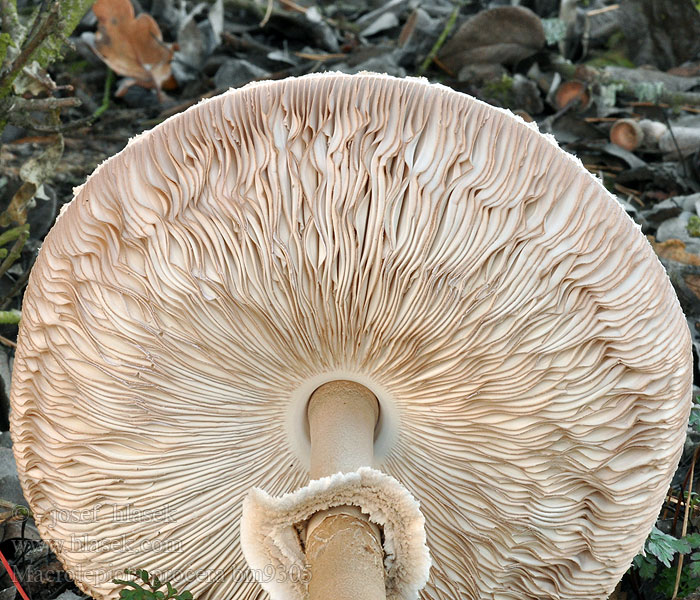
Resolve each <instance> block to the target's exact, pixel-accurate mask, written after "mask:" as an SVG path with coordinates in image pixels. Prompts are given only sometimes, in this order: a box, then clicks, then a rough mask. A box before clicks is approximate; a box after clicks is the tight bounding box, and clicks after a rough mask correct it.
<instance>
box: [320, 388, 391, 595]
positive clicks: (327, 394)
mask: <svg viewBox="0 0 700 600" xmlns="http://www.w3.org/2000/svg"><path fill="white" fill-rule="evenodd" d="M378 415H379V405H378V403H377V399H376V398H375V397H374V394H372V392H370V391H369V390H368V389H367V388H366V387H364V386H362V385H360V384H357V383H355V382H352V381H332V382H330V383H326V384H324V385H322V386H321V387H320V388H318V389H317V390H316V391H315V392H314V393H313V394H312V396H311V399H310V400H309V408H308V418H309V429H310V434H311V477H312V479H318V478H320V477H325V476H327V475H333V474H334V473H338V472H339V471H340V472H346V473H347V472H352V471H356V470H357V469H359V468H360V467H364V466H371V465H372V459H373V456H374V428H375V425H376V423H377V417H378ZM306 559H307V562H308V564H309V570H310V574H311V579H310V580H309V588H308V590H309V596H308V597H309V600H322V599H323V600H326V599H328V598H333V599H334V600H358V599H361V600H386V590H385V586H384V553H383V550H382V545H381V540H380V534H379V530H378V528H377V527H376V526H375V525H374V524H372V523H370V522H369V519H368V517H367V515H365V514H363V513H362V512H361V511H360V510H359V508H357V507H355V506H340V507H336V508H332V509H330V510H326V511H323V512H320V513H317V514H316V515H314V516H313V517H312V518H311V519H310V521H309V524H308V526H307V531H306Z"/></svg>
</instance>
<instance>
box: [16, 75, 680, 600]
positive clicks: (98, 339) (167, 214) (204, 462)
mask: <svg viewBox="0 0 700 600" xmlns="http://www.w3.org/2000/svg"><path fill="white" fill-rule="evenodd" d="M334 379H349V380H355V381H358V382H360V383H363V384H364V385H366V386H367V387H369V388H370V389H371V390H372V391H373V392H374V393H375V394H376V395H377V397H378V399H379V403H380V412H381V417H380V423H379V424H378V429H377V440H376V444H375V451H376V461H375V464H374V465H373V466H374V467H376V468H379V469H381V470H382V471H384V472H386V473H388V474H389V475H391V476H393V477H395V478H396V479H398V480H399V481H400V482H402V483H403V484H404V485H405V486H406V487H407V488H408V490H409V491H410V492H411V493H412V494H413V495H414V497H415V498H416V499H417V500H418V501H419V502H420V504H421V510H422V511H423V514H424V515H425V520H426V533H427V540H428V545H429V547H430V551H431V554H432V558H433V567H432V571H431V577H430V580H429V582H428V584H427V585H426V587H425V589H424V590H423V591H422V593H421V597H422V598H424V599H438V598H439V599H448V598H449V599H454V598H480V599H481V598H483V599H486V598H494V597H498V598H499V599H511V598H512V599H516V598H517V599H518V600H522V599H523V598H531V599H539V600H542V599H546V598H551V599H555V598H556V599H568V598H581V599H583V598H585V599H587V600H591V599H595V598H601V599H602V598H606V597H607V595H608V594H609V592H611V590H612V589H613V587H614V585H615V583H616V582H617V581H618V579H619V578H620V577H621V576H622V574H623V573H624V571H625V570H626V569H627V568H628V566H629V564H630V561H631V560H632V558H633V557H634V555H635V554H636V553H637V552H638V551H640V549H641V548H642V545H643V543H644V540H645V537H646V535H647V533H648V531H649V530H650V528H651V527H652V524H653V523H654V521H655V518H656V515H657V512H658V510H659V507H660V505H661V503H662V501H663V497H664V494H665V492H666V489H667V486H668V484H669V482H670V479H671V476H672V474H673V471H674V468H675V466H676V463H677V461H678V458H679V455H680V452H681V449H682V443H683V440H684V437H685V430H686V424H687V419H688V413H689V410H690V405H691V346H690V336H689V332H688V329H687V325H686V322H685V319H684V317H683V314H682V312H681V310H680V307H679V304H678V301H677V299H676V297H675V294H674V292H673V289H672V287H671V285H670V283H669V281H668V278H667V277H666V275H665V273H664V271H663V268H662V267H661V265H660V263H659V261H658V260H657V258H656V257H655V255H654V253H653V251H652V249H651V247H650V246H649V244H648V242H647V241H646V240H645V239H644V237H643V236H642V234H641V233H640V231H639V230H638V228H637V227H636V226H635V225H634V223H633V222H632V221H631V219H630V218H629V217H628V216H627V215H626V214H625V213H624V211H623V210H622V209H621V208H620V206H619V205H618V204H617V203H616V202H615V200H614V199H613V197H612V196H611V195H610V194H609V193H608V192H607V191H606V190H605V189H604V188H603V187H602V185H601V184H600V183H599V182H598V181H597V180H596V179H595V178H594V177H592V176H591V175H590V174H589V173H588V172H587V171H586V170H585V169H584V168H583V167H582V166H581V164H580V162H579V161H578V160H576V159H575V158H573V157H571V156H569V155H568V154H566V153H565V152H563V151H561V150H560V149H559V148H558V147H557V146H556V144H555V142H554V141H553V139H552V138H550V137H547V136H542V135H541V134H539V133H538V132H537V131H536V129H535V128H534V127H533V126H530V125H526V124H525V123H523V122H522V121H521V120H520V119H518V118H516V117H513V116H512V115H511V114H510V113H508V112H507V111H503V110H499V109H495V108H493V107H490V106H488V105H486V104H484V103H482V102H479V101H476V100H474V99H472V98H470V97H468V96H465V95H462V94H459V93H456V92H453V91H451V90H449V89H447V88H445V87H442V86H436V85H430V84H428V83H427V82H425V81H422V80H413V79H411V80H399V79H394V78H390V77H386V76H378V75H373V74H362V75H359V76H347V75H340V74H327V75H314V76H307V77H302V78H299V79H290V80H285V81H280V82H274V83H262V84H256V85H252V86H247V87H245V88H243V89H240V90H233V91H229V92H227V93H225V94H223V95H221V96H219V97H217V98H214V99H212V100H209V101H206V102H202V103H200V104H198V105H197V106H195V107H193V108H191V109H190V110H188V111H186V112H185V113H184V114H181V115H178V116H176V117H173V118H171V119H169V120H168V121H166V122H165V123H163V124H162V125H160V126H158V127H156V128H155V129H153V130H152V131H150V132H149V133H146V134H144V135H142V136H140V137H138V138H136V139H134V140H132V142H131V143H130V144H129V145H128V146H127V148H126V149H125V150H123V151H122V152H121V153H120V154H119V155H117V156H115V157H113V158H112V159H110V160H108V161H106V162H105V163H104V164H102V165H101V166H100V167H99V168H98V169H97V171H96V172H95V173H94V174H93V175H92V176H91V177H90V178H89V179H88V181H87V183H86V184H85V185H84V186H82V187H81V188H80V189H78V190H77V192H76V196H75V199H74V200H73V202H72V203H71V204H70V205H69V206H68V207H67V208H66V209H65V211H63V213H62V215H61V216H60V218H59V220H58V222H57V223H56V225H55V227H54V228H53V229H52V231H51V232H50V233H49V235H48V236H47V238H46V241H45V243H44V245H43V248H42V250H41V253H40V256H39V258H38V260H37V263H36V266H35V267H34V270H33V272H32V275H31V278H30V282H29V286H28V289H27V292H26V295H25V300H24V308H23V318H22V323H21V326H20V335H19V340H18V349H17V355H16V359H15V365H14V374H13V388H12V398H11V400H12V415H11V421H12V422H11V426H12V437H13V441H14V451H15V456H16V459H17V463H18V470H19V473H20V477H21V481H22V485H23V489H24V492H25V495H26V498H27V500H28V501H29V504H30V505H31V507H32V509H33V511H34V513H35V516H36V521H37V525H38V527H39V530H40V532H41V534H42V536H43V537H44V538H45V539H48V540H50V541H51V544H52V547H53V549H54V551H55V552H56V553H57V555H58V556H59V558H60V559H61V561H62V562H63V563H64V565H65V566H66V567H67V568H68V569H69V571H71V572H72V573H73V575H74V576H75V578H76V579H77V581H78V584H79V585H80V587H81V588H82V589H83V590H84V591H86V592H88V593H90V594H92V595H93V596H94V597H95V598H97V599H103V598H116V597H117V588H116V586H115V585H114V584H112V583H111V582H110V580H111V578H112V577H113V576H114V575H115V574H116V573H118V572H119V570H121V569H122V568H125V567H134V568H146V569H148V570H150V571H155V572H157V573H160V574H161V579H162V580H166V579H171V580H172V581H173V583H174V584H176V587H177V586H179V585H183V586H186V587H188V588H189V589H190V590H191V591H192V592H193V593H194V594H195V596H196V597H197V598H198V599H199V600H209V599H211V600H221V599H229V598H234V597H235V598H237V599H244V598H258V597H259V593H260V590H259V588H258V587H257V584H256V583H255V582H254V581H253V580H254V578H253V577H251V576H250V574H249V573H246V567H245V562H244V560H243V557H242V554H241V550H240V547H239V543H238V535H239V531H238V521H239V518H240V511H241V502H242V500H243V497H244V495H245V494H246V492H247V491H248V490H249V489H250V488H252V487H258V488H262V489H265V490H267V491H268V492H270V493H271V494H281V493H285V492H290V491H293V490H295V489H297V488H299V487H300V486H302V485H304V484H305V483H306V482H307V479H308V475H307V468H308V452H309V449H308V446H309V441H308V432H307V431H306V430H305V423H306V419H305V408H306V402H307V399H308V397H309V396H310V394H311V392H312V391H313V390H314V389H315V388H316V387H318V386H319V385H320V384H322V383H324V382H326V381H330V380H334ZM188 580H189V581H188Z"/></svg>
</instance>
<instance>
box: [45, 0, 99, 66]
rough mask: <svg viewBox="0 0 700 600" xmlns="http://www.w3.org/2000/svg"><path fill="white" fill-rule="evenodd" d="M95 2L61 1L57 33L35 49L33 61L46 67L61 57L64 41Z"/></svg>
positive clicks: (91, 0) (89, 0)
mask: <svg viewBox="0 0 700 600" xmlns="http://www.w3.org/2000/svg"><path fill="white" fill-rule="evenodd" d="M94 2H95V0H61V23H60V26H59V28H58V31H57V32H56V33H55V34H53V35H51V36H49V37H48V38H47V39H46V40H45V41H44V42H43V43H42V44H41V46H39V48H37V50H36V52H35V53H34V56H33V57H32V59H33V60H36V61H37V62H38V63H39V64H40V65H41V66H42V67H47V66H48V65H50V64H51V63H53V62H54V61H56V60H58V59H59V58H61V56H62V55H63V48H64V40H65V39H66V38H67V37H68V36H69V35H70V34H71V33H73V30H74V29H75V28H76V27H77V26H78V23H80V19H82V18H83V15H84V14H85V13H86V12H87V11H88V10H89V9H90V7H91V6H92V5H93V4H94Z"/></svg>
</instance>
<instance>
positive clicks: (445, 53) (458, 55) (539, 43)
mask: <svg viewBox="0 0 700 600" xmlns="http://www.w3.org/2000/svg"><path fill="white" fill-rule="evenodd" d="M544 45H545V36H544V28H543V27H542V21H541V20H540V18H539V17H538V16H537V15H536V14H535V13H533V12H532V11H531V10H529V9H527V8H523V7H520V6H499V7H496V8H491V9H488V10H484V11H481V12H480V13H477V14H476V15H474V16H473V17H471V18H470V19H469V20H468V21H466V22H465V23H464V24H463V25H462V26H461V27H460V28H459V29H458V30H457V32H456V33H455V34H454V35H453V36H452V38H451V39H450V40H449V41H448V42H447V43H446V44H445V45H444V46H443V48H442V50H441V51H440V54H439V58H440V60H441V61H442V63H443V64H445V65H446V66H447V67H448V68H449V69H450V70H452V71H453V72H455V73H458V72H459V71H460V69H462V67H464V66H469V65H472V64H474V63H477V64H484V63H486V64H494V65H495V64H501V65H512V64H515V63H517V62H519V61H521V60H523V59H525V58H527V57H528V56H532V55H533V54H535V53H536V52H538V51H539V50H541V49H542V48H543V47H544Z"/></svg>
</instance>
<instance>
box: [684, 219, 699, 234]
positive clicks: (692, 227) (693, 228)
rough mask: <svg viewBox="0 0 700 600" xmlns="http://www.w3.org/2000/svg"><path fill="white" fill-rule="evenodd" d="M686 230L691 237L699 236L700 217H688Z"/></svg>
mask: <svg viewBox="0 0 700 600" xmlns="http://www.w3.org/2000/svg"><path fill="white" fill-rule="evenodd" d="M685 228H686V230H687V231H688V235H691V236H693V237H700V217H698V216H697V215H693V216H692V217H690V219H688V224H687V225H686V227H685Z"/></svg>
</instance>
